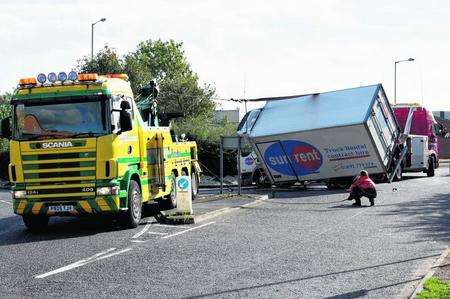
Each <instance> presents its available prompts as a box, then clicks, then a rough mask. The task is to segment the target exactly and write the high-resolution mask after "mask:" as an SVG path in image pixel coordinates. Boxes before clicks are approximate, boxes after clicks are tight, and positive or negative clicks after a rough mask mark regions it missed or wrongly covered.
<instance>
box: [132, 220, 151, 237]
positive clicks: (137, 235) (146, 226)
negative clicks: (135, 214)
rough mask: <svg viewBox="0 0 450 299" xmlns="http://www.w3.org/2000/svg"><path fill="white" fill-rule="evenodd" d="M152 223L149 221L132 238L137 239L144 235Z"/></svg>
mask: <svg viewBox="0 0 450 299" xmlns="http://www.w3.org/2000/svg"><path fill="white" fill-rule="evenodd" d="M150 225H151V224H150V223H147V224H146V225H145V226H144V228H143V229H142V230H141V231H140V232H138V233H136V234H134V235H133V236H132V237H131V239H137V238H139V237H140V236H142V235H143V234H145V232H146V231H147V230H148V229H149V228H150Z"/></svg>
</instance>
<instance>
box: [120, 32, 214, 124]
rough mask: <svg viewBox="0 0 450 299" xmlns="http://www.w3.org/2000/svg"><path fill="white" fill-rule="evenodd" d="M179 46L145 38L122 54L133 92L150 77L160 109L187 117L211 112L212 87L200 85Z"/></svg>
mask: <svg viewBox="0 0 450 299" xmlns="http://www.w3.org/2000/svg"><path fill="white" fill-rule="evenodd" d="M182 46H183V44H182V43H176V42H175V41H173V40H169V41H162V40H156V41H152V40H147V41H145V42H142V43H140V44H139V45H138V47H137V49H136V50H135V51H134V52H131V53H129V54H127V55H125V58H124V61H125V70H126V73H127V74H128V76H129V77H130V81H131V87H132V89H133V92H134V93H135V94H137V93H138V91H139V88H140V87H141V86H145V85H146V84H148V82H150V80H152V79H153V80H156V82H157V83H158V84H159V87H160V94H159V101H158V103H159V104H158V107H159V110H160V111H161V112H182V113H184V114H185V115H186V116H187V117H190V116H197V115H212V113H213V111H214V108H215V103H214V102H213V101H212V100H211V98H212V97H213V96H214V93H215V90H214V88H213V87H212V86H210V85H205V86H203V87H201V86H199V82H198V76H197V74H195V73H194V72H193V71H192V70H191V67H190V65H189V63H188V61H187V58H186V55H185V53H184V50H183V47H182Z"/></svg>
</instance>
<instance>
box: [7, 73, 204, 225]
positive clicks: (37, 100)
mask: <svg viewBox="0 0 450 299" xmlns="http://www.w3.org/2000/svg"><path fill="white" fill-rule="evenodd" d="M11 104H12V107H13V109H12V111H13V113H12V117H9V118H5V119H3V120H2V122H1V136H2V137H3V138H8V139H10V158H11V163H10V164H9V178H10V182H11V183H12V196H13V208H14V213H16V214H18V215H22V217H23V221H24V223H25V225H26V226H27V227H28V228H30V229H42V228H45V227H46V225H47V224H48V220H49V217H50V216H73V215H94V214H106V213H109V214H113V215H116V216H117V218H118V220H119V222H120V223H121V224H122V225H123V226H125V227H136V226H137V225H138V224H139V221H140V219H141V215H142V207H143V204H145V203H147V202H149V201H151V200H157V201H158V202H160V203H162V204H164V205H165V206H166V207H168V208H173V207H175V206H176V204H177V194H176V188H175V187H174V186H175V180H176V177H177V176H180V175H189V176H191V179H192V189H193V190H192V191H193V192H192V194H193V196H196V194H197V192H198V182H199V173H200V171H201V170H200V167H199V164H198V162H197V145H196V143H195V142H187V141H186V142H175V141H174V140H173V139H172V135H171V132H170V128H169V127H160V126H158V124H157V121H156V122H155V121H153V122H152V123H153V124H154V125H149V124H150V122H149V123H146V122H145V121H144V120H143V119H142V117H141V114H140V112H139V110H138V107H137V105H136V102H135V100H134V98H133V94H132V91H131V88H130V83H129V82H128V77H127V76H126V75H123V74H110V75H97V74H77V73H75V72H70V73H69V74H68V75H67V74H66V73H59V74H58V75H56V74H55V73H50V74H48V76H46V75H45V74H39V76H38V77H37V80H36V78H25V79H21V80H20V83H19V86H18V88H17V90H16V91H15V93H14V96H13V99H12V101H11ZM155 117H156V116H155Z"/></svg>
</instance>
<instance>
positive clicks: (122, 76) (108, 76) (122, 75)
mask: <svg viewBox="0 0 450 299" xmlns="http://www.w3.org/2000/svg"><path fill="white" fill-rule="evenodd" d="M105 77H106V78H118V79H122V80H125V81H128V75H127V74H106V75H105Z"/></svg>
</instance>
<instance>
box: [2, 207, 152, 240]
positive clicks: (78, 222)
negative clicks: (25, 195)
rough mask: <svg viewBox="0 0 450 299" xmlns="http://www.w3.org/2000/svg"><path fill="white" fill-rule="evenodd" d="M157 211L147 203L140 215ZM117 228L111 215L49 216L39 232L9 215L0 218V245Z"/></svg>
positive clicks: (118, 226)
mask: <svg viewBox="0 0 450 299" xmlns="http://www.w3.org/2000/svg"><path fill="white" fill-rule="evenodd" d="M159 211H160V209H159V207H158V205H157V204H150V205H147V206H145V208H144V209H143V215H142V217H143V218H147V217H152V216H154V215H156V214H157V213H158V212H159ZM119 230H124V228H122V227H121V226H120V225H119V223H118V222H117V219H116V218H115V217H113V216H94V217H92V216H89V217H87V216H85V217H51V218H50V222H49V225H48V227H47V228H46V229H45V230H44V231H39V232H32V231H29V230H27V229H26V228H25V226H24V224H23V222H22V218H21V217H20V216H9V217H5V218H0V236H1V238H0V246H6V245H14V244H23V243H32V242H40V241H48V240H57V239H71V238H78V237H84V236H92V235H96V234H99V233H107V232H112V231H119Z"/></svg>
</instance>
